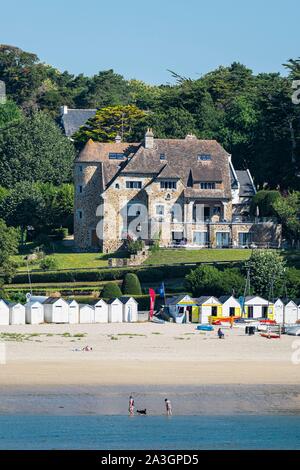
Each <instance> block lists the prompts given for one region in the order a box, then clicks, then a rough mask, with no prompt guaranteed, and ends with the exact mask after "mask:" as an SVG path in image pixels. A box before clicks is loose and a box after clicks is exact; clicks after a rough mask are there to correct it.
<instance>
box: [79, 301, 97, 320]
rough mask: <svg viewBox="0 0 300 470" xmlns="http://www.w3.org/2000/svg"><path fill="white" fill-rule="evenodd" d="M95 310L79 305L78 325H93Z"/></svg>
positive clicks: (85, 305)
mask: <svg viewBox="0 0 300 470" xmlns="http://www.w3.org/2000/svg"><path fill="white" fill-rule="evenodd" d="M94 322H95V310H94V307H92V306H91V305H88V304H80V305H79V323H94Z"/></svg>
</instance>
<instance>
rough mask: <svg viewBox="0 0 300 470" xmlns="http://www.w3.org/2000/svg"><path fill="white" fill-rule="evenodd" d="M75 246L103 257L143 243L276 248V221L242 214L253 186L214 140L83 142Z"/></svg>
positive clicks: (246, 173) (76, 173)
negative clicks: (132, 241)
mask: <svg viewBox="0 0 300 470" xmlns="http://www.w3.org/2000/svg"><path fill="white" fill-rule="evenodd" d="M74 178H75V244H76V246H77V248H78V249H79V250H83V251H84V250H90V249H97V250H99V249H101V250H102V251H103V252H106V253H109V252H112V251H114V250H117V249H119V248H121V247H122V245H123V243H124V240H126V239H127V238H128V237H131V238H133V239H138V238H142V239H144V241H145V243H146V245H147V244H148V245H151V244H152V243H153V242H154V240H157V241H158V242H159V244H160V245H161V246H164V247H172V246H186V247H199V248H200V247H211V248H227V247H233V248H235V247H237V248H238V247H250V246H254V245H255V246H273V247H278V246H280V243H281V227H280V225H277V223H276V221H272V220H266V219H261V218H259V214H256V216H255V217H253V216H250V213H249V210H250V204H251V199H252V197H253V196H254V194H255V186H254V184H253V181H252V177H251V174H250V172H249V171H248V170H235V169H234V167H233V164H232V161H231V156H230V155H229V154H228V153H227V152H226V151H225V150H224V148H223V147H222V146H221V145H220V144H219V143H218V142H217V141H215V140H199V139H197V138H196V137H195V136H194V135H187V136H186V138H185V139H156V138H155V137H154V135H153V132H152V130H151V129H148V130H147V132H146V134H145V138H144V140H143V141H142V142H139V143H126V142H122V140H121V138H120V136H117V137H116V139H115V142H113V143H102V142H94V141H92V140H89V141H88V142H87V143H86V145H85V147H84V148H83V149H82V151H81V152H80V153H79V155H78V157H77V158H76V161H75V170H74Z"/></svg>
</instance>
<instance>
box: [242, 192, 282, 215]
mask: <svg viewBox="0 0 300 470" xmlns="http://www.w3.org/2000/svg"><path fill="white" fill-rule="evenodd" d="M279 199H281V195H280V192H279V191H268V190H261V191H258V192H257V193H256V194H255V196H254V197H253V198H252V201H251V208H250V210H251V213H252V215H256V214H257V208H258V209H259V216H260V217H274V216H275V215H276V211H275V209H274V205H275V204H276V201H277V200H279Z"/></svg>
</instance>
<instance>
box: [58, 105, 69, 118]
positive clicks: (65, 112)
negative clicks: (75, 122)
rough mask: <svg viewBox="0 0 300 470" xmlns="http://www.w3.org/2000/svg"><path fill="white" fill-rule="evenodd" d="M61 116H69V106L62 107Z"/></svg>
mask: <svg viewBox="0 0 300 470" xmlns="http://www.w3.org/2000/svg"><path fill="white" fill-rule="evenodd" d="M60 114H61V115H62V116H64V115H65V114H68V106H66V105H64V106H61V107H60Z"/></svg>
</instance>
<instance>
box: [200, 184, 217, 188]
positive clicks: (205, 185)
mask: <svg viewBox="0 0 300 470" xmlns="http://www.w3.org/2000/svg"><path fill="white" fill-rule="evenodd" d="M200 188H201V189H216V183H200Z"/></svg>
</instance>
